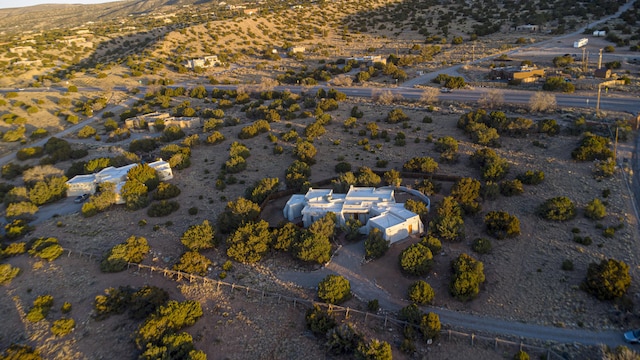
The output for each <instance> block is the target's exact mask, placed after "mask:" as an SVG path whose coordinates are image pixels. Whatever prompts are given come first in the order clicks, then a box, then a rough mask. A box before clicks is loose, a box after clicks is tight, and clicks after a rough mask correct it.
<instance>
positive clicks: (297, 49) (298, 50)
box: [287, 46, 306, 54]
mask: <svg viewBox="0 0 640 360" xmlns="http://www.w3.org/2000/svg"><path fill="white" fill-rule="evenodd" d="M305 51H306V49H305V48H304V46H292V47H290V48H288V49H287V52H290V53H292V54H297V53H303V52H305Z"/></svg>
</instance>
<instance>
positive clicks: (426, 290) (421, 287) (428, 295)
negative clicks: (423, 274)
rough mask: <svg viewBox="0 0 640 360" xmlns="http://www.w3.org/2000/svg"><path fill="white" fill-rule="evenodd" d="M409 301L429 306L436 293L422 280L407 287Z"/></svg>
mask: <svg viewBox="0 0 640 360" xmlns="http://www.w3.org/2000/svg"><path fill="white" fill-rule="evenodd" d="M408 295H409V300H411V301H413V302H414V303H416V304H430V303H431V301H433V298H434V297H435V295H436V293H435V291H433V288H432V287H431V285H429V284H428V283H427V282H426V281H424V280H418V281H416V282H414V283H413V284H411V286H410V287H409V294H408Z"/></svg>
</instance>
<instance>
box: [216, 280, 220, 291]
mask: <svg viewBox="0 0 640 360" xmlns="http://www.w3.org/2000/svg"><path fill="white" fill-rule="evenodd" d="M216 291H220V280H218V287H217V288H216Z"/></svg>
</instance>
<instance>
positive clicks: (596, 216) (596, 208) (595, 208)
mask: <svg viewBox="0 0 640 360" xmlns="http://www.w3.org/2000/svg"><path fill="white" fill-rule="evenodd" d="M584 216H586V217H587V218H589V219H592V220H601V219H603V218H604V217H605V216H607V209H606V207H605V206H604V204H603V203H602V201H600V199H598V198H596V199H593V200H591V201H590V202H589V203H588V204H587V206H585V208H584Z"/></svg>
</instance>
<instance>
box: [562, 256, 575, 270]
mask: <svg viewBox="0 0 640 360" xmlns="http://www.w3.org/2000/svg"><path fill="white" fill-rule="evenodd" d="M562 270H564V271H572V270H573V261H571V260H569V259H565V260H562Z"/></svg>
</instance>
